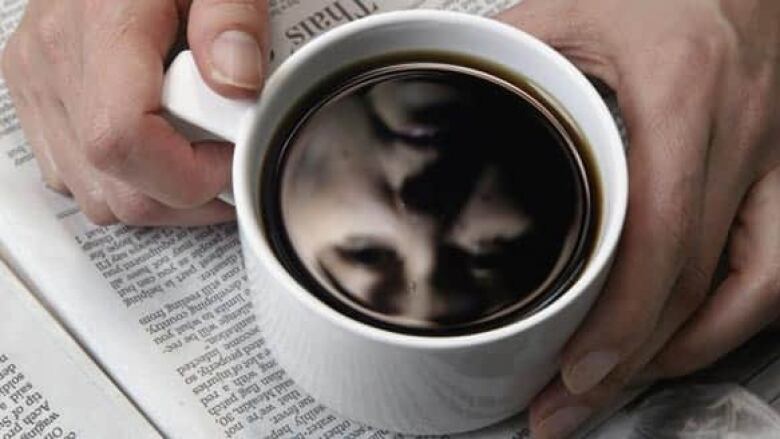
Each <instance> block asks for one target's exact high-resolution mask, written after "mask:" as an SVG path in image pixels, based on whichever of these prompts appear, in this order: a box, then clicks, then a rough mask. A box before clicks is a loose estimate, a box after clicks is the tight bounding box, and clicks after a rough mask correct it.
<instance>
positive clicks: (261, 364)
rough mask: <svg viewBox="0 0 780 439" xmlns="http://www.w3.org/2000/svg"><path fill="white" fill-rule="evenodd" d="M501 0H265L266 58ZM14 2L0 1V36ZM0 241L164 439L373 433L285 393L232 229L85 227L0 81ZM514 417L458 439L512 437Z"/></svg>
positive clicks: (14, 11) (492, 8) (288, 386)
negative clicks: (409, 14) (269, 38)
mask: <svg viewBox="0 0 780 439" xmlns="http://www.w3.org/2000/svg"><path fill="white" fill-rule="evenodd" d="M513 3H516V2H508V1H505V0H504V1H489V0H479V1H419V0H418V1H411V0H394V1H381V2H380V1H373V0H337V1H333V0H329V1H321V0H318V1H315V0H306V1H305V2H304V1H299V0H286V1H273V0H272V1H271V2H270V5H271V19H272V25H271V27H272V32H273V36H274V38H273V60H274V64H275V65H278V63H280V62H281V61H282V60H283V59H284V58H285V57H286V56H288V55H289V54H291V53H292V52H293V51H295V50H296V49H297V48H299V47H301V46H302V45H303V44H305V43H306V42H307V41H310V40H311V39H313V38H315V37H316V36H317V35H319V34H321V33H322V32H324V31H326V30H327V29H328V28H331V27H334V26H337V25H339V24H343V23H346V22H348V21H352V20H356V19H359V18H362V17H364V16H366V15H370V14H374V13H379V12H384V11H389V10H394V9H402V8H411V7H429V8H434V7H437V8H438V7H444V8H448V9H457V10H467V11H469V12H473V13H483V14H488V13H494V12H496V11H498V9H499V7H506V6H509V5H511V4H513ZM24 4H25V2H24V1H23V0H5V1H4V2H3V3H2V5H3V10H2V36H1V37H0V38H2V41H5V39H7V37H8V35H9V34H10V32H11V31H12V29H13V28H14V27H15V24H16V22H18V20H19V18H20V15H21V13H22V11H23V6H24ZM0 111H1V113H0V123H1V124H2V125H0V152H1V153H2V159H0V206H2V212H0V250H1V251H2V254H3V257H4V258H5V259H6V260H7V261H8V262H9V264H10V265H11V266H12V267H13V268H14V269H15V271H16V272H17V273H18V274H19V275H20V276H21V277H22V278H23V279H24V280H25V282H26V283H27V285H28V286H29V287H30V289H31V290H32V291H34V292H35V294H36V295H37V296H38V297H39V298H40V300H41V301H43V302H44V303H45V304H46V305H47V307H49V308H50V309H51V310H52V312H53V314H54V315H56V316H57V317H58V319H59V320H61V321H62V322H63V324H64V325H65V326H66V327H67V328H68V330H69V331H70V332H71V333H72V334H73V336H74V337H75V338H76V339H77V340H78V342H79V343H80V344H81V345H82V346H84V348H85V349H87V350H88V351H89V353H90V354H91V355H92V357H93V358H94V359H95V361H96V362H98V363H99V364H100V365H101V366H102V367H103V369H104V370H105V371H106V372H107V373H108V374H109V375H110V376H111V377H112V378H113V379H114V381H115V382H116V383H117V384H118V385H119V386H120V387H121V389H122V390H123V391H124V392H125V393H126V394H127V395H128V397H129V398H130V399H132V400H133V401H134V402H135V404H137V406H138V407H139V408H140V409H141V411H143V413H144V414H145V415H146V416H147V417H148V419H150V420H151V421H152V422H153V423H154V424H155V425H156V427H157V428H158V429H159V430H160V431H161V432H162V433H163V434H164V435H166V436H169V437H176V438H216V437H225V438H269V439H276V438H305V437H322V438H328V437H334V438H385V437H396V436H397V435H394V434H393V433H390V432H386V431H381V430H376V429H373V428H371V427H370V426H364V425H359V424H357V423H355V422H352V421H350V420H348V419H345V418H343V417H341V416H339V415H337V414H335V413H333V412H331V411H330V410H329V409H327V408H326V407H324V406H322V405H320V404H319V403H317V401H315V400H314V399H313V398H312V397H310V396H308V395H307V394H306V393H305V392H304V391H303V390H302V389H300V388H298V387H297V386H296V385H295V384H294V383H293V382H292V380H291V379H290V378H289V377H288V376H287V375H286V374H285V372H284V371H283V370H282V369H281V368H280V367H279V366H278V365H277V363H276V361H275V360H274V358H273V356H272V355H271V353H270V352H269V350H268V348H267V347H266V346H265V342H264V340H263V336H262V333H261V331H260V329H259V328H258V326H257V323H256V317H255V314H254V312H253V309H252V305H251V300H250V299H249V297H248V291H247V285H246V277H245V273H244V268H243V266H242V258H241V253H240V248H239V240H238V235H237V231H236V226H235V225H233V224H228V225H222V226H214V227H204V228H197V229H178V228H132V227H127V226H121V225H120V226H113V227H96V226H94V225H92V224H91V223H90V222H89V221H88V220H86V219H85V217H84V215H83V214H82V213H81V212H80V211H79V209H78V206H77V205H75V204H74V202H73V201H72V200H71V199H70V198H66V197H63V196H60V195H57V194H55V193H53V192H51V191H49V190H47V189H46V188H45V187H44V185H43V184H42V183H41V177H40V174H39V172H38V170H37V166H36V164H35V159H34V157H33V156H32V154H31V151H30V148H29V146H28V144H27V143H26V141H25V139H24V138H23V135H22V133H21V131H20V128H19V125H18V121H16V119H15V117H14V113H13V108H12V104H11V102H10V100H9V96H8V92H7V90H6V88H5V86H4V85H3V86H0ZM527 434H528V433H527V429H526V428H525V423H524V421H523V419H522V418H519V417H518V418H516V419H513V420H510V421H508V422H506V423H504V424H502V425H501V426H497V427H494V428H492V429H488V430H486V431H484V432H478V433H474V434H471V435H468V437H475V438H492V437H496V438H498V437H501V438H506V437H524V436H526V435H527Z"/></svg>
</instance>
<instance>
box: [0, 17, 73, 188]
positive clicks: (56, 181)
mask: <svg viewBox="0 0 780 439" xmlns="http://www.w3.org/2000/svg"><path fill="white" fill-rule="evenodd" d="M31 41H32V40H31V39H30V38H29V36H28V35H22V34H20V33H17V34H16V35H15V36H14V37H13V38H12V39H11V41H9V42H8V43H7V45H6V46H5V49H4V51H3V79H4V81H5V82H6V85H7V87H8V91H9V93H10V95H11V100H12V101H13V103H14V107H15V109H16V113H17V117H18V119H19V123H20V124H21V127H22V132H23V133H24V136H25V139H26V140H27V143H28V145H30V148H31V149H32V151H33V153H34V154H35V157H36V158H37V163H38V166H39V168H40V170H41V174H42V177H43V180H44V182H45V183H46V185H47V186H48V187H50V188H52V189H53V190H55V191H58V192H62V193H66V192H68V188H67V186H66V185H65V183H64V182H63V181H62V179H61V178H60V177H59V172H58V169H57V164H56V163H55V162H54V160H53V158H52V156H51V154H50V152H49V148H48V145H47V143H46V139H45V138H44V136H43V131H42V127H43V125H42V123H41V121H40V112H39V111H37V110H36V109H35V107H34V106H33V102H34V100H35V99H34V96H32V94H33V91H26V90H24V86H25V85H27V84H30V78H31V75H32V74H34V72H35V68H34V67H33V66H32V64H33V60H32V57H34V56H35V55H36V52H34V51H32V48H31V44H30V43H31ZM28 93H29V94H30V96H28Z"/></svg>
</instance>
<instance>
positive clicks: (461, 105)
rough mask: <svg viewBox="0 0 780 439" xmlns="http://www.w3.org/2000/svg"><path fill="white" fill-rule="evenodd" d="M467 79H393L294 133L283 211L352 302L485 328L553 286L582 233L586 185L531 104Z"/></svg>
mask: <svg viewBox="0 0 780 439" xmlns="http://www.w3.org/2000/svg"><path fill="white" fill-rule="evenodd" d="M486 84H487V83H486V82H485V81H484V80H481V79H476V78H472V77H468V76H467V75H449V74H445V75H440V74H438V75H425V74H421V75H417V76H410V77H403V78H395V79H386V80H383V81H379V82H376V83H374V84H372V85H370V86H365V87H362V88H359V89H357V90H355V91H353V92H351V93H349V94H347V95H344V96H341V97H340V98H338V99H336V100H334V101H332V102H330V103H328V104H326V105H325V106H324V107H322V108H321V109H320V110H319V111H317V112H316V113H315V114H314V115H313V116H312V117H311V118H310V119H309V120H308V121H307V122H306V123H305V125H304V126H303V127H302V128H301V129H299V130H298V132H297V133H296V134H295V137H294V139H293V142H292V144H291V145H290V146H289V147H288V152H287V154H288V155H287V159H286V160H287V161H286V163H285V168H284V169H285V171H284V174H283V177H282V189H281V208H282V217H283V221H284V227H285V229H286V232H287V236H288V239H289V242H290V245H291V246H292V248H293V249H294V252H295V253H296V254H297V256H298V258H299V260H300V262H301V264H302V265H303V266H304V267H305V268H306V270H307V271H308V272H309V273H310V275H311V276H312V277H313V278H314V279H315V280H316V281H317V282H318V283H319V284H321V285H322V286H323V287H324V289H325V290H326V291H327V294H330V295H331V296H332V299H335V300H336V301H337V302H338V303H340V304H341V305H342V306H343V307H346V308H348V309H350V310H352V311H354V312H356V313H358V314H360V315H364V316H367V317H369V318H370V319H373V320H375V321H380V322H384V323H387V324H391V325H396V326H400V327H408V328H415V329H420V328H422V329H437V328H448V327H458V326H463V325H469V324H473V323H475V322H480V321H483V320H485V319H489V318H491V316H493V315H495V314H497V313H501V312H502V311H504V310H506V309H509V308H511V307H513V306H516V305H517V304H521V303H524V302H528V301H531V300H534V299H537V296H538V294H539V293H540V292H542V291H546V290H549V289H550V288H551V286H552V285H553V283H554V282H555V281H556V280H557V279H558V277H559V275H560V273H561V271H562V270H564V268H565V267H566V266H567V264H568V263H569V262H570V259H571V257H572V252H573V249H574V247H575V246H576V242H577V239H578V236H579V233H580V227H581V225H582V221H583V219H582V215H583V210H584V208H583V206H582V200H581V197H582V188H581V181H580V180H581V177H580V176H579V175H578V171H577V168H576V166H575V165H573V164H572V161H571V158H570V157H569V156H568V155H567V154H568V152H567V150H566V147H565V145H564V144H563V143H562V140H561V137H560V136H559V134H557V132H556V131H555V130H554V129H553V128H552V127H551V126H550V125H549V123H548V122H546V121H545V120H544V119H543V117H541V116H540V115H539V113H538V112H537V111H535V110H533V108H532V107H531V106H530V105H529V104H528V103H527V102H526V101H524V100H523V99H521V98H519V97H518V96H516V95H514V94H513V93H511V92H509V91H507V90H505V89H502V88H500V87H498V86H494V85H486Z"/></svg>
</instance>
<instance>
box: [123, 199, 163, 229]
mask: <svg viewBox="0 0 780 439" xmlns="http://www.w3.org/2000/svg"><path fill="white" fill-rule="evenodd" d="M112 206H113V210H114V214H115V215H116V216H117V218H118V219H119V221H121V222H122V223H125V224H128V225H133V226H145V225H151V224H153V223H154V222H155V221H156V220H158V219H159V217H160V214H161V213H162V211H163V207H162V206H161V205H160V204H159V203H157V202H156V201H154V200H152V199H151V198H149V197H147V196H145V195H143V194H140V193H132V194H129V195H127V196H125V197H123V198H122V199H121V200H118V201H117V202H116V203H112Z"/></svg>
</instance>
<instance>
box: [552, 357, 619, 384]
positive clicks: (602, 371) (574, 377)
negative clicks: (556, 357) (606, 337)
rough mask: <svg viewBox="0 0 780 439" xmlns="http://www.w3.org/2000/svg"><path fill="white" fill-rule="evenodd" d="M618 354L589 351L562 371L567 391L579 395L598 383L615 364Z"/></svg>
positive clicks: (617, 360)
mask: <svg viewBox="0 0 780 439" xmlns="http://www.w3.org/2000/svg"><path fill="white" fill-rule="evenodd" d="M619 361H620V356H619V355H618V354H617V353H615V352H605V351H600V352H591V353H589V354H587V355H585V356H584V357H582V359H580V361H578V362H577V363H576V364H575V365H574V366H573V367H571V368H570V369H569V370H567V371H564V373H563V382H564V383H565V384H566V387H567V388H568V389H569V391H570V392H571V393H573V394H575V395H581V394H583V393H585V392H587V391H589V390H591V389H593V388H594V387H596V385H597V384H598V383H600V382H601V381H602V380H603V379H604V377H606V376H607V375H608V374H609V373H610V372H611V371H612V369H614V368H615V366H617V364H618V362H619Z"/></svg>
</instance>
